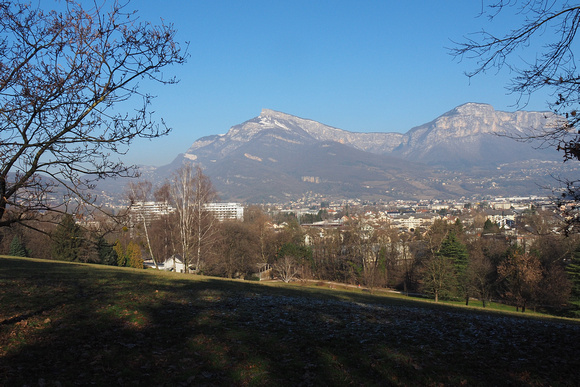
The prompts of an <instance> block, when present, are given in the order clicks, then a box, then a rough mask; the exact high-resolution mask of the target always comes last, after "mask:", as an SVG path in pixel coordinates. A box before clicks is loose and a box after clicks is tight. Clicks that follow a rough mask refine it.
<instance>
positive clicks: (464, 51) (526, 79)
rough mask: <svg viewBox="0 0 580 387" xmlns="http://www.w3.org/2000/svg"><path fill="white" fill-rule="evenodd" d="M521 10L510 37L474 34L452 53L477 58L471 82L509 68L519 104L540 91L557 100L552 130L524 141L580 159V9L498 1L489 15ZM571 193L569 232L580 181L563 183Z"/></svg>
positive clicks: (565, 199)
mask: <svg viewBox="0 0 580 387" xmlns="http://www.w3.org/2000/svg"><path fill="white" fill-rule="evenodd" d="M514 10H515V11H516V13H517V14H518V15H516V16H520V17H519V18H516V19H515V20H521V24H520V25H516V26H513V27H512V28H511V29H509V30H507V31H506V32H505V33H504V34H501V35H496V34H493V33H491V32H489V31H485V30H483V31H481V32H478V33H474V34H471V35H469V36H468V37H466V38H465V40H464V41H463V42H459V43H457V44H456V45H455V47H454V48H452V50H451V52H452V54H453V55H455V56H456V57H458V58H470V59H475V60H476V63H477V65H476V66H475V68H474V69H473V70H471V71H469V72H467V75H468V76H469V77H472V76H475V75H478V74H481V73H485V72H486V71H488V70H499V69H502V68H508V69H509V71H510V73H511V74H513V77H512V78H511V83H510V84H509V85H507V88H508V90H510V91H511V92H513V93H516V94H517V95H519V98H520V99H519V100H518V101H519V102H520V103H522V102H523V103H524V104H525V102H526V101H527V97H528V96H530V95H531V94H532V93H534V92H537V91H538V90H546V91H548V92H549V94H550V95H551V96H552V97H553V98H552V99H551V100H550V101H547V104H548V107H549V108H550V109H551V110H552V111H553V112H554V113H555V115H556V117H557V118H556V119H555V120H553V123H552V125H550V127H548V128H546V129H542V130H541V131H534V130H533V128H530V129H531V131H530V132H529V135H526V136H524V137H521V138H519V139H520V140H531V139H540V140H541V141H543V144H544V146H553V147H555V148H556V149H558V150H559V151H561V152H563V158H564V161H565V162H566V161H570V160H574V161H577V160H580V131H579V129H578V125H579V124H580V111H579V110H578V109H579V108H580V73H579V72H578V68H577V64H576V55H575V54H577V42H576V41H575V39H576V33H577V31H578V27H579V26H580V5H578V4H575V2H569V1H547V0H520V1H517V0H496V1H493V2H491V3H489V4H488V6H487V7H485V8H484V11H483V13H484V14H485V15H487V16H488V17H489V19H490V20H493V19H494V18H495V17H496V16H498V14H500V13H502V12H507V11H514ZM561 180H562V181H561V182H562V183H563V185H564V187H565V189H564V191H563V193H562V194H561V195H560V198H559V199H558V200H557V202H558V204H560V205H565V206H566V207H567V210H566V213H565V215H566V216H565V218H566V225H567V227H566V231H567V232H571V231H577V229H578V227H579V226H580V211H579V210H580V205H579V204H580V179H572V180H570V179H561Z"/></svg>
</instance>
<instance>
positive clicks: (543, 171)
mask: <svg viewBox="0 0 580 387" xmlns="http://www.w3.org/2000/svg"><path fill="white" fill-rule="evenodd" d="M555 119H556V117H555V116H554V115H553V114H551V113H549V112H524V111H518V112H513V113H510V112H502V111H496V110H494V109H493V107H492V106H490V105H486V104H478V103H467V104H464V105H461V106H459V107H456V108H454V109H452V110H451V111H449V112H447V113H445V114H443V115H441V116H439V117H437V118H436V119H434V120H433V121H431V122H428V123H426V124H424V125H421V126H418V127H415V128H412V129H411V130H409V131H408V132H407V133H405V134H401V133H356V132H348V131H345V130H342V129H338V128H334V127H331V126H327V125H324V124H322V123H319V122H316V121H313V120H309V119H304V118H299V117H295V116H292V115H290V114H286V113H281V112H276V111H273V110H268V109H264V110H262V112H261V114H260V115H259V116H258V117H255V118H252V119H250V120H248V121H246V122H244V123H241V124H239V125H235V126H233V127H232V128H230V130H229V131H228V132H227V133H226V134H220V135H213V136H207V137H203V138H200V139H198V140H197V141H195V142H194V143H193V144H192V145H191V147H190V148H189V149H188V150H187V151H186V152H185V153H183V154H180V155H177V156H176V158H175V160H174V161H173V162H172V163H171V164H169V165H166V166H163V167H159V168H148V169H147V170H146V173H145V176H146V177H147V178H149V179H151V180H154V181H162V180H164V179H167V178H168V177H170V176H171V174H172V172H173V171H174V170H175V169H177V168H178V167H179V166H180V165H182V163H184V162H191V163H194V164H200V165H201V166H202V167H203V168H204V171H205V173H206V174H207V175H209V176H210V177H211V179H212V181H213V183H214V185H215V186H216V188H217V189H218V190H219V192H220V196H221V197H222V198H223V199H227V200H240V201H245V202H275V201H286V200H288V199H293V198H296V197H300V196H302V195H303V194H304V193H305V192H309V191H311V192H314V193H321V194H326V195H330V196H332V197H337V198H353V197H358V198H362V199H371V200H377V199H385V200H388V199H413V198H422V199H428V198H442V199H444V198H456V197H461V196H468V197H471V196H473V195H496V196H499V195H530V194H540V195H546V194H549V193H550V192H549V190H546V189H545V187H549V186H553V185H555V184H556V183H555V180H554V178H553V177H554V176H562V175H564V176H565V175H566V174H576V175H577V174H578V172H579V169H578V164H577V163H566V164H563V163H562V155H561V154H559V153H558V152H557V151H556V150H555V149H554V148H547V149H542V148H541V147H538V145H539V144H532V143H525V142H518V141H515V140H513V139H512V138H511V137H519V136H525V135H526V134H529V133H531V132H533V131H538V130H542V129H543V128H545V127H546V126H547V125H550V124H551V123H552V122H554V120H555Z"/></svg>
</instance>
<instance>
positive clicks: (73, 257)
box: [51, 214, 83, 262]
mask: <svg viewBox="0 0 580 387" xmlns="http://www.w3.org/2000/svg"><path fill="white" fill-rule="evenodd" d="M51 239H52V258H53V259H57V260H60V261H70V262H78V261H81V258H82V257H81V255H82V254H81V248H82V245H83V230H82V229H81V227H80V226H78V225H77V224H76V222H75V220H74V218H73V216H72V215H70V214H66V215H65V216H64V217H63V218H62V220H61V221H60V223H59V224H58V226H57V227H56V230H55V231H54V233H53V234H52V238H51Z"/></svg>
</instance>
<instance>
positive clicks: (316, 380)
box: [0, 257, 580, 386]
mask: <svg viewBox="0 0 580 387" xmlns="http://www.w3.org/2000/svg"><path fill="white" fill-rule="evenodd" d="M579 339H580V324H579V323H578V321H577V320H565V319H558V318H554V317H550V318H548V317H542V318H538V317H536V316H534V315H529V314H526V315H523V316H522V315H521V313H519V314H516V313H515V312H512V313H504V312H502V311H497V310H495V311H491V310H487V308H486V310H483V309H481V308H465V307H459V306H457V307H456V306H452V305H441V304H435V303H433V302H429V301H425V300H414V299H410V298H407V297H404V296H400V295H392V294H384V293H378V292H377V294H369V293H368V292H362V291H360V290H358V289H353V290H349V289H329V288H324V287H320V286H306V285H296V284H294V285H285V284H281V283H268V284H263V283H257V282H243V281H230V280H223V279H218V278H210V277H197V276H189V275H183V274H176V273H167V272H157V271H154V270H134V269H122V268H113V267H106V266H97V265H84V264H70V263H63V262H53V261H41V260H33V259H17V258H9V257H0V385H6V386H12V385H30V386H34V385H46V386H57V385H61V386H68V385H90V384H95V385H107V384H108V385H167V386H179V385H223V386H231V385H240V386H242V385H243V386H245V385H254V386H262V385H282V386H286V385H287V386H295V385H333V386H334V385H337V386H340V385H366V386H372V385H380V386H384V385H470V386H471V385H506V384H512V385H538V386H539V385H576V384H577V381H578V380H580V359H579V357H578V353H580V340H579Z"/></svg>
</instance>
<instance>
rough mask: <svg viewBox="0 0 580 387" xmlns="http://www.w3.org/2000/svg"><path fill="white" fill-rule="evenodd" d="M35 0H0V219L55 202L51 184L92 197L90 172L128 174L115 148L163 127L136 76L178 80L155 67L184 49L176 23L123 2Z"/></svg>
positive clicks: (176, 59)
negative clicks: (50, 7) (152, 19)
mask: <svg viewBox="0 0 580 387" xmlns="http://www.w3.org/2000/svg"><path fill="white" fill-rule="evenodd" d="M36 4H40V3H34V4H22V3H20V2H17V1H1V0H0V115H1V118H0V160H1V167H0V168H1V169H0V226H4V225H7V224H11V223H13V222H16V221H21V220H23V219H26V218H27V217H29V216H31V214H32V213H34V212H36V211H38V210H49V209H54V208H55V206H54V203H49V202H48V201H47V195H48V194H50V193H51V192H53V190H54V188H55V186H56V185H59V186H61V187H64V188H65V189H66V190H67V192H68V195H70V196H76V197H77V198H80V200H79V202H81V203H82V202H84V203H86V204H90V203H91V198H90V197H88V196H87V195H86V194H85V193H84V190H85V189H86V188H90V187H91V185H92V184H93V183H94V182H95V181H96V180H97V179H101V178H105V177H110V176H133V175H135V173H136V171H135V169H134V168H133V167H131V166H126V165H124V164H123V163H122V162H120V161H119V160H118V159H115V158H114V157H113V156H114V155H115V154H123V153H125V152H126V151H127V150H128V146H129V144H130V143H131V141H132V140H133V139H135V138H137V137H140V138H155V137H158V136H162V135H165V134H167V133H168V132H169V130H170V129H169V128H167V127H166V126H165V125H164V124H163V122H161V125H159V124H156V123H155V122H154V121H153V120H152V118H151V114H150V112H149V104H150V102H151V98H152V96H151V95H149V94H147V93H143V92H142V91H141V90H140V89H139V83H138V82H139V81H140V80H146V81H157V82H160V83H164V84H172V83H175V82H176V80H175V79H166V78H164V77H163V74H162V72H161V70H162V69H164V68H166V67H167V66H169V65H171V64H181V63H184V61H185V56H186V54H185V53H184V52H182V49H181V48H180V46H179V44H177V43H176V42H175V40H174V37H175V30H174V28H173V26H171V25H165V24H161V25H152V24H150V23H147V22H142V21H140V20H139V19H138V17H137V15H136V14H135V13H134V12H130V11H127V6H126V4H125V3H119V2H117V1H113V2H108V3H104V4H102V2H101V1H95V2H94V3H91V2H81V1H74V0H65V1H62V2H58V3H57V2H55V3H54V5H55V6H58V7H59V8H60V10H59V11H48V12H47V11H45V10H43V9H40V8H37V5H36ZM44 4H45V2H43V5H44ZM87 4H89V5H88V6H87ZM41 176H43V177H41ZM68 198H69V196H67V197H64V198H63V197H62V196H61V200H63V203H64V202H66V201H67V200H68ZM10 208H12V209H14V210H15V211H10V212H9V211H7V210H9V209H10ZM13 214H17V215H13Z"/></svg>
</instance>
